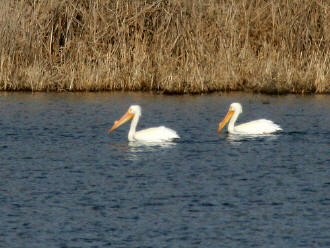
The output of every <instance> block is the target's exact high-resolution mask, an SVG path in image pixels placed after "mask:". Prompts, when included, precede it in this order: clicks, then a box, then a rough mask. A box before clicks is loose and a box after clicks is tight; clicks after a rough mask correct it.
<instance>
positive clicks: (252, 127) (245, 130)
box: [217, 102, 282, 135]
mask: <svg viewBox="0 0 330 248" xmlns="http://www.w3.org/2000/svg"><path fill="white" fill-rule="evenodd" d="M240 113H242V105H241V104H240V103H236V102H235V103H232V104H231V105H230V107H229V110H228V113H227V114H226V116H225V118H224V119H223V120H222V121H221V122H220V123H219V128H218V130H217V133H220V131H221V129H222V128H223V127H224V126H225V125H226V124H227V122H228V121H229V120H230V121H229V124H228V132H229V133H232V134H247V135H255V134H270V133H274V132H276V131H280V130H282V128H281V127H280V126H279V125H277V124H275V123H274V122H272V121H270V120H266V119H260V120H255V121H250V122H247V123H243V124H240V125H237V126H235V122H236V120H237V118H238V116H239V114H240Z"/></svg>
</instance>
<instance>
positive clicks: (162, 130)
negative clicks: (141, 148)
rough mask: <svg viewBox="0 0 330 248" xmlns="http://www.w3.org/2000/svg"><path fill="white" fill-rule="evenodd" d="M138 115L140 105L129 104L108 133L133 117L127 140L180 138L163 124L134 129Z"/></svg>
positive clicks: (160, 140) (169, 139)
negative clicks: (138, 129)
mask: <svg viewBox="0 0 330 248" xmlns="http://www.w3.org/2000/svg"><path fill="white" fill-rule="evenodd" d="M140 116H141V107H140V106H139V105H132V106H130V107H129V109H128V110H127V112H126V113H125V114H124V115H123V116H122V117H121V118H120V119H119V120H118V121H115V123H114V124H113V126H112V128H110V129H109V131H108V133H110V132H112V131H113V130H115V129H116V128H118V127H119V126H121V125H122V124H124V123H125V122H126V121H128V120H130V119H132V118H133V120H132V122H131V127H130V129H129V132H128V140H129V141H142V142H163V141H171V140H173V139H178V138H180V137H179V135H178V134H177V133H176V132H175V131H174V130H172V129H169V128H167V127H164V126H160V127H152V128H147V129H144V130H140V131H136V126H137V124H138V122H139V118H140Z"/></svg>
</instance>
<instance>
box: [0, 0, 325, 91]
mask: <svg viewBox="0 0 330 248" xmlns="http://www.w3.org/2000/svg"><path fill="white" fill-rule="evenodd" d="M0 1H1V5H2V7H1V8H0V35H1V39H0V90H29V91H31V90H32V91H99V90H144V91H150V90H152V91H157V92H164V93H207V92H212V91H231V90H242V91H253V92H267V93H330V73H329V71H330V68H329V65H330V45H329V44H330V4H329V1H328V0H196V1H191V0H181V1H180V0H144V1H140V0H116V1H106V0H95V1H90V0H81V1H79V0H43V1H40V0H0Z"/></svg>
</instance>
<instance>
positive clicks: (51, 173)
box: [0, 93, 330, 248]
mask: <svg viewBox="0 0 330 248" xmlns="http://www.w3.org/2000/svg"><path fill="white" fill-rule="evenodd" d="M235 101H238V102H241V103H242V106H243V114H242V115H241V116H240V117H239V121H240V122H244V121H249V120H253V119H257V118H267V119H271V120H273V121H274V122H275V123H277V124H279V125H281V127H282V128H283V129H284V131H283V132H282V133H280V134H279V135H273V136H265V137H259V138H244V137H243V138H236V137H232V136H229V135H227V134H226V132H224V133H223V134H222V135H221V136H217V134H216V129H217V126H218V123H219V121H220V120H221V119H222V118H223V117H224V115H225V114H226V112H227V109H228V107H229V105H230V103H232V102H235ZM132 103H139V104H140V105H141V106H142V110H143V113H142V117H141V119H140V123H139V125H138V129H141V128H146V127H150V126H158V125H165V126H167V127H170V128H173V129H174V130H176V131H177V132H178V134H179V135H180V136H181V139H180V140H179V141H178V142H177V143H168V144H162V145H153V146H145V145H139V144H134V143H129V142H128V141H127V132H128V128H129V125H128V124H125V125H123V126H121V127H120V128H118V129H117V130H115V131H114V132H113V133H111V134H109V135H108V134H107V133H106V131H107V130H108V129H109V128H110V127H111V126H112V124H113V122H114V121H115V120H117V119H118V118H119V117H121V116H122V114H124V112H125V111H126V110H127V109H128V107H129V105H131V104H132ZM0 116H1V118H0V159H1V160H0V213H1V215H0V220H1V225H0V247H13V248H14V247H329V246H330V196H329V190H330V176H329V175H330V166H329V165H330V155H329V154H330V153H329V151H330V149H329V148H330V125H329V123H330V97H329V96H291V95H290V96H265V95H247V94H214V95H208V96H159V95H151V94H138V93H134V94H128V93H91V94H66V93H63V94H44V93H40V94H39V93H38V94H18V93H13V94H11V93H10V94H8V93H7V94H5V93H2V94H1V95H0Z"/></svg>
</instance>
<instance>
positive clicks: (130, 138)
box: [128, 114, 140, 141]
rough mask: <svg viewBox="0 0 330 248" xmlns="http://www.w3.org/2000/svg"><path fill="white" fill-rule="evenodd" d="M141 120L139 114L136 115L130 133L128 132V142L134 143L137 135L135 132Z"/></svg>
mask: <svg viewBox="0 0 330 248" xmlns="http://www.w3.org/2000/svg"><path fill="white" fill-rule="evenodd" d="M139 118H140V115H139V114H135V115H134V117H133V120H132V122H131V127H130V129H129V132H128V140H129V141H134V135H135V132H136V126H137V124H138V122H139Z"/></svg>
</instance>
